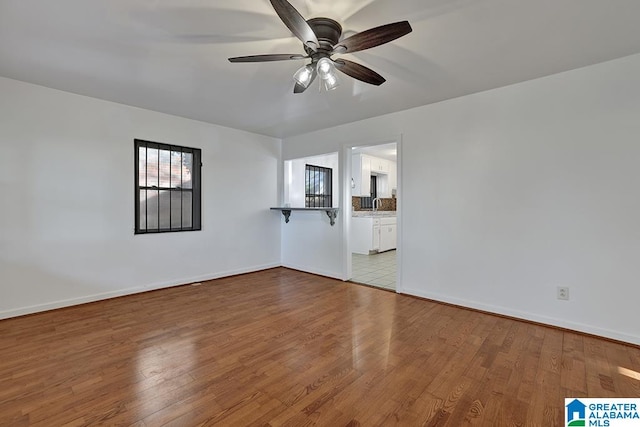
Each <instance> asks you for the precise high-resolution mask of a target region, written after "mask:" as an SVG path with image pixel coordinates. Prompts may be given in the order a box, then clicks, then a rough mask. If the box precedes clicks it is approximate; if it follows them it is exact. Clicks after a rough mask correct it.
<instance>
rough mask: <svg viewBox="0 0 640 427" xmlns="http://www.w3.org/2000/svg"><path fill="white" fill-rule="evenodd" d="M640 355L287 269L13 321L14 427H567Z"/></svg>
mask: <svg viewBox="0 0 640 427" xmlns="http://www.w3.org/2000/svg"><path fill="white" fill-rule="evenodd" d="M581 396H582V397H584V396H589V397H615V396H617V397H640V349H639V348H637V347H633V346H630V345H629V346H627V345H623V344H620V343H615V342H610V341H607V340H604V339H598V338H594V337H589V336H584V335H580V334H577V333H572V332H566V331H562V330H558V329H554V328H547V327H544V326H539V325H534V324H529V323H526V322H520V321H516V320H511V319H506V318H502V317H498V316H492V315H488V314H484V313H478V312H474V311H471V310H465V309H461V308H457V307H452V306H448V305H443V304H438V303H434V302H430V301H425V300H421V299H417V298H412V297H408V296H403V295H398V294H395V293H392V292H388V291H384V290H380V289H374V288H370V287H366V286H360V285H356V284H353V283H345V282H340V281H336V280H332V279H327V278H323V277H318V276H314V275H310V274H306V273H301V272H297V271H292V270H288V269H284V268H277V269H273V270H267V271H263V272H258V273H252V274H246V275H243V276H237V277H230V278H225V279H219V280H215V281H210V282H204V283H202V284H201V285H196V286H194V285H188V286H182V287H176V288H171V289H165V290H160V291H155V292H149V293H145V294H139V295H133V296H128V297H123V298H117V299H112V300H108V301H101V302H97V303H92V304H86V305H82V306H76V307H71V308H66V309H61V310H56V311H51V312H46V313H40V314H35V315H31V316H26V317H22V318H14V319H7V320H2V321H0V426H12V427H14V426H27V425H32V426H46V427H57V426H88V425H109V426H111V425H113V426H116V425H123V426H127V425H134V426H153V427H155V426H200V425H203V426H204V425H211V426H213V425H215V426H245V425H246V426H249V425H250V426H280V425H286V426H305V425H319V426H352V427H353V426H391V425H401V426H452V427H458V426H464V425H477V426H529V425H531V426H545V427H551V426H561V425H563V418H564V412H563V411H564V398H565V397H581Z"/></svg>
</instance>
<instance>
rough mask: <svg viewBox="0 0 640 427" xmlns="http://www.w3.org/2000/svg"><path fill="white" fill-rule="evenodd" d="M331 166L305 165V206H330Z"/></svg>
mask: <svg viewBox="0 0 640 427" xmlns="http://www.w3.org/2000/svg"><path fill="white" fill-rule="evenodd" d="M331 173H332V169H331V168H324V167H322V166H313V165H306V168H305V179H304V181H305V182H304V183H305V207H307V208H330V207H331V204H332V195H331V187H332V185H333V183H332V180H331Z"/></svg>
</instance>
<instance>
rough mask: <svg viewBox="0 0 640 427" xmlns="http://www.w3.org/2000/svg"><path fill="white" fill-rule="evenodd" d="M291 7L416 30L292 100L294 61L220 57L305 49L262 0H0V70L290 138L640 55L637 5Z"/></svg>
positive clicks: (444, 1) (493, 1)
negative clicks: (335, 81)
mask: <svg viewBox="0 0 640 427" xmlns="http://www.w3.org/2000/svg"><path fill="white" fill-rule="evenodd" d="M290 1H291V3H292V4H293V5H294V6H295V7H296V8H297V9H298V10H299V11H300V13H301V14H302V15H303V16H305V18H307V19H308V18H312V17H316V16H327V17H330V18H333V19H336V20H337V21H339V22H340V23H341V24H342V25H343V27H344V29H345V31H346V32H348V34H352V33H353V32H359V31H363V30H366V29H368V28H371V27H375V26H378V25H382V24H386V23H390V22H396V21H402V20H408V21H409V22H410V23H411V25H412V27H413V32H412V33H411V34H409V35H407V36H405V37H403V38H400V39H398V40H396V41H394V42H391V43H389V44H386V45H383V46H378V47H376V48H373V49H370V50H366V51H363V52H358V53H355V54H352V55H346V56H345V57H346V58H349V59H351V60H354V61H357V62H360V63H362V64H364V65H366V66H369V67H371V68H373V69H374V70H375V71H377V72H378V73H380V74H382V75H383V76H384V77H385V78H386V79H387V82H386V83H384V84H383V85H382V86H380V87H375V86H370V85H367V84H365V83H361V82H359V81H356V80H353V79H352V78H350V77H347V76H344V78H343V79H342V85H341V86H340V87H339V88H338V89H336V90H335V91H332V92H328V93H327V92H318V90H316V89H315V86H314V88H310V89H309V90H307V91H306V92H305V93H303V94H297V95H294V94H293V93H292V89H293V80H292V75H293V73H294V72H295V71H296V69H298V68H299V67H300V66H301V65H302V64H303V63H304V62H303V61H285V62H269V63H259V64H257V63H251V64H231V63H229V62H228V61H227V58H228V57H231V56H244V55H253V54H263V53H302V52H303V51H302V45H301V43H300V42H299V41H298V40H297V39H296V38H294V37H293V36H292V35H291V33H290V32H289V31H288V30H287V29H286V27H285V26H284V25H283V24H282V23H281V22H280V21H279V19H278V17H277V15H276V14H275V12H274V10H273V8H272V7H271V5H270V3H269V1H268V0H207V1H205V0H102V1H98V0H93V1H91V0H56V1H50V0H0V75H1V76H4V77H9V78H13V79H18V80H23V81H26V82H31V83H36V84H40V85H44V86H48V87H52V88H56V89H61V90H65V91H69V92H74V93H79V94H83V95H88V96H92V97H96V98H101V99H106V100H110V101H115V102H120V103H123V104H128V105H133V106H137V107H142V108H147V109H151V110H156V111H161V112H165V113H169V114H174V115H178V116H183V117H189V118H193V119H197V120H202V121H206V122H210V123H215V124H219V125H224V126H229V127H233V128H237V129H244V130H247V131H251V132H256V133H260V134H264V135H271V136H275V137H286V136H290V135H295V134H299V133H304V132H309V131H313V130H317V129H321V128H325V127H330V126H335V125H339V124H343V123H348V122H352V121H356V120H360V119H364V118H368V117H374V116H378V115H381V114H385V113H390V112H393V111H399V110H404V109H408V108H411V107H415V106H419V105H425V104H429V103H433V102H437V101H441V100H444V99H450V98H454V97H458V96H462V95H466V94H470V93H475V92H479V91H483V90H487V89H492V88H496V87H501V86H505V85H509V84H512V83H517V82H521V81H525V80H530V79H534V78H537V77H541V76H545V75H549V74H554V73H558V72H561V71H566V70H570V69H574V68H578V67H582V66H586V65H590V64H594V63H598V62H603V61H607V60H611V59H614V58H619V57H622V56H627V55H631V54H635V53H639V52H640V30H639V25H638V23H639V22H640V1H639V0H290ZM0 96H1V94H0Z"/></svg>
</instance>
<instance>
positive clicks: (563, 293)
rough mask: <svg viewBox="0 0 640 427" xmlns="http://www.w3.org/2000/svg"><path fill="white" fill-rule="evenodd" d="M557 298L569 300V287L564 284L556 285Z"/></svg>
mask: <svg viewBox="0 0 640 427" xmlns="http://www.w3.org/2000/svg"><path fill="white" fill-rule="evenodd" d="M558 299H561V300H565V301H568V300H569V288H568V287H566V286H558Z"/></svg>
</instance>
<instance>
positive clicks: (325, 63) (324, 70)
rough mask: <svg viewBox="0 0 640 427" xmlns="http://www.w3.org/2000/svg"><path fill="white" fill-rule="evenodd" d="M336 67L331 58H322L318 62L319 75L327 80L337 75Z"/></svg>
mask: <svg viewBox="0 0 640 427" xmlns="http://www.w3.org/2000/svg"><path fill="white" fill-rule="evenodd" d="M335 74H336V67H335V66H334V65H333V62H332V61H331V60H330V59H329V58H321V59H320V60H319V61H318V75H319V76H320V78H322V79H326V78H327V76H330V75H335Z"/></svg>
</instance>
